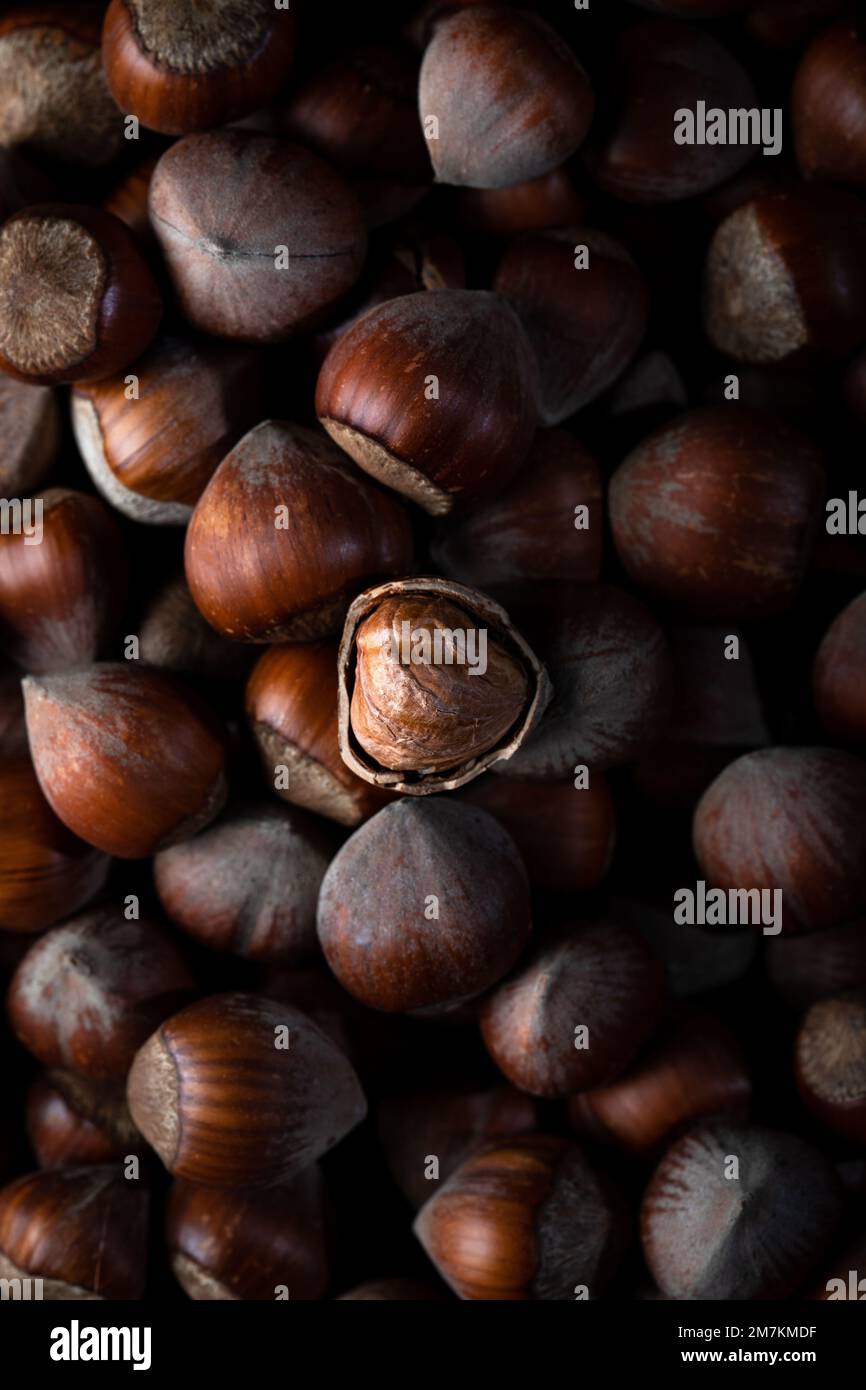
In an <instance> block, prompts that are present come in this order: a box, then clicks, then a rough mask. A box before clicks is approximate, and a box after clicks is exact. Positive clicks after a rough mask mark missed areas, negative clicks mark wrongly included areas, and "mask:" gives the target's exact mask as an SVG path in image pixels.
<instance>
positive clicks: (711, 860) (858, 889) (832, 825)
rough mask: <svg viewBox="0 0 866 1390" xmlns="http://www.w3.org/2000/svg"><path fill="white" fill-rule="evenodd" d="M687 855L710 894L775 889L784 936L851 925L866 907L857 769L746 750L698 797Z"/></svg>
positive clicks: (819, 758) (808, 751)
mask: <svg viewBox="0 0 866 1390" xmlns="http://www.w3.org/2000/svg"><path fill="white" fill-rule="evenodd" d="M831 846H832V850H831V848H830V847H831ZM694 849H695V854H696V855H697V858H698V863H699V864H700V867H701V870H702V872H703V873H704V874H705V876H706V878H707V879H708V880H709V881H710V882H711V883H713V884H714V885H715V886H716V887H717V888H723V889H730V888H745V889H752V888H758V889H767V890H770V891H772V890H775V889H778V890H779V891H780V892H781V893H782V910H783V919H782V923H783V929H784V930H794V931H803V930H807V931H808V930H815V929H817V928H819V927H833V926H837V925H839V924H840V923H841V922H845V921H848V920H850V919H851V918H853V917H854V916H856V915H857V914H858V913H861V912H863V910H864V909H866V762H862V761H861V760H860V759H859V758H855V757H852V756H851V755H850V754H848V753H841V752H837V751H836V750H834V749H831V748H766V749H760V750H759V751H757V752H755V753H747V754H746V755H745V756H744V757H742V758H738V759H737V760H736V762H733V763H731V765H730V766H729V767H727V768H725V770H724V772H723V773H722V774H721V775H720V776H719V777H717V778H716V780H715V782H714V783H713V784H712V786H711V787H710V788H709V790H708V791H706V792H705V793H704V795H703V797H702V798H701V801H700V803H699V804H698V808H697V810H696V812H695V819H694Z"/></svg>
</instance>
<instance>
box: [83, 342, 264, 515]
mask: <svg viewBox="0 0 866 1390" xmlns="http://www.w3.org/2000/svg"><path fill="white" fill-rule="evenodd" d="M135 376H136V377H137V378H138V382H137V391H138V394H137V396H136V397H134V398H132V399H130V395H129V381H128V373H127V374H121V375H120V376H116V377H110V378H109V379H108V380H106V381H100V382H98V383H94V384H92V385H90V386H79V387H77V388H76V390H75V391H73V393H72V423H73V428H74V430H75V438H76V441H77V443H78V448H79V452H80V453H81V456H82V458H83V459H84V462H85V465H86V467H87V471H88V472H89V474H90V476H91V478H92V479H93V482H94V484H95V485H96V487H97V489H98V490H99V492H101V493H102V495H103V497H104V498H105V499H106V501H108V502H110V503H111V504H112V506H114V507H116V508H117V509H118V511H121V512H123V514H124V515H125V516H128V517H131V519H132V520H133V521H143V522H151V523H153V524H156V525H173V524H176V525H180V524H182V523H184V522H186V521H188V520H189V518H190V516H191V515H192V509H193V507H194V506H195V504H196V502H197V501H198V499H199V497H200V496H201V494H202V493H203V492H204V489H205V487H206V486H207V484H208V483H209V482H210V480H211V478H212V477H213V474H214V473H215V472H216V469H217V467H218V465H219V464H220V463H221V462H222V460H223V459H224V458H225V456H226V454H227V453H228V452H229V450H230V449H232V448H233V447H234V445H235V444H237V442H238V440H239V439H240V437H241V435H243V434H245V433H246V431H247V430H248V429H251V428H252V426H253V425H254V424H256V423H258V421H259V420H260V419H261V416H262V413H263V406H264V392H263V390H262V384H261V379H262V365H261V361H260V359H259V356H258V354H257V353H256V352H255V351H254V350H253V349H249V348H241V347H227V346H221V345H217V344H202V345H198V344H194V343H191V342H184V341H182V340H181V339H178V338H169V337H161V338H159V339H157V341H156V343H154V344H153V346H152V347H151V348H150V350H149V351H148V352H147V353H146V354H145V356H144V357H142V358H141V359H140V360H139V361H138V362H136V363H135Z"/></svg>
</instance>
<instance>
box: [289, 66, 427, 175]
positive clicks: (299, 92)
mask: <svg viewBox="0 0 866 1390" xmlns="http://www.w3.org/2000/svg"><path fill="white" fill-rule="evenodd" d="M417 90H418V73H417V63H416V62H414V61H413V60H412V58H411V56H410V55H407V54H406V53H405V52H404V51H403V50H402V49H401V48H398V47H396V46H391V45H388V44H382V43H368V44H363V45H360V46H359V47H357V48H351V49H349V51H348V52H347V53H344V54H341V55H340V56H339V57H337V58H334V59H331V60H330V61H328V62H326V63H325V64H323V65H322V66H321V67H318V68H314V69H313V71H312V72H311V73H310V74H309V76H307V77H306V78H305V79H304V80H303V81H302V82H301V83H300V84H299V85H298V86H297V87H296V88H295V90H294V91H293V92H292V94H291V96H290V97H289V99H288V101H287V103H286V104H285V106H283V107H282V109H281V111H280V114H279V127H280V131H281V133H282V134H284V135H287V136H288V137H289V138H290V139H292V140H298V141H299V142H300V143H301V144H302V145H306V146H307V147H308V148H309V149H311V150H315V152H316V154H319V155H321V156H322V158H323V159H327V160H328V161H329V162H330V163H332V164H335V165H336V166H337V167H338V168H340V169H343V170H344V171H345V173H346V174H348V175H349V176H352V177H357V176H358V175H361V176H367V177H369V178H376V179H382V180H386V181H392V182H394V183H397V184H424V183H427V182H428V181H429V179H430V172H431V171H430V159H429V156H428V154H427V146H426V143H425V140H424V134H423V131H422V129H421V122H420V121H419V119H418V102H417Z"/></svg>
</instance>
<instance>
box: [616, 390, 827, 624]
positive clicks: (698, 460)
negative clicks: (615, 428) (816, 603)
mask: <svg viewBox="0 0 866 1390" xmlns="http://www.w3.org/2000/svg"><path fill="white" fill-rule="evenodd" d="M823 491H824V469H823V462H822V456H821V453H820V451H819V450H818V449H817V448H816V446H815V445H814V444H813V443H812V442H811V440H809V439H808V438H806V436H805V435H802V434H800V433H799V431H797V430H795V429H792V428H791V427H790V426H789V425H787V424H786V423H785V422H784V421H783V420H779V419H776V418H774V417H773V416H770V415H765V414H763V413H759V412H754V411H749V410H743V409H741V408H740V407H738V406H727V407H725V406H716V407H707V408H705V409H701V410H693V411H689V412H688V413H687V414H685V415H683V416H681V417H680V418H679V419H677V420H675V421H673V422H672V423H671V424H670V425H665V426H663V428H662V429H660V430H658V431H656V432H655V433H654V434H652V435H650V437H649V439H646V440H644V442H643V443H642V444H640V445H639V446H638V448H637V449H635V450H634V452H633V453H631V454H630V455H629V457H628V458H627V459H626V460H625V462H624V463H622V464H620V466H619V468H618V469H617V471H616V473H615V474H614V476H613V478H612V479H611V484H610V518H611V528H612V530H613V537H614V541H615V543H616V547H617V551H618V552H619V556H620V559H621V560H622V562H623V564H624V565H625V567H626V569H627V570H628V572H629V574H630V575H631V577H632V579H634V580H635V582H636V583H637V584H639V585H640V586H641V588H642V589H644V590H647V591H649V592H650V593H651V594H653V595H654V596H655V597H657V598H661V599H663V600H666V601H667V602H670V603H673V604H675V605H676V606H677V607H678V608H681V609H685V610H687V611H688V612H689V613H693V614H695V615H696V616H699V617H701V618H707V619H713V618H728V619H737V618H745V617H749V618H759V617H766V616H769V615H772V614H775V613H779V612H782V611H783V610H784V609H785V608H787V607H789V606H790V604H791V603H792V601H793V599H794V597H795V595H796V593H797V590H798V588H799V586H800V583H801V581H802V578H803V574H804V571H805V568H806V564H807V562H808V559H809V555H810V552H811V547H812V543H813V541H814V538H815V534H816V531H817V526H818V521H819V509H820V504H821V498H822V496H823Z"/></svg>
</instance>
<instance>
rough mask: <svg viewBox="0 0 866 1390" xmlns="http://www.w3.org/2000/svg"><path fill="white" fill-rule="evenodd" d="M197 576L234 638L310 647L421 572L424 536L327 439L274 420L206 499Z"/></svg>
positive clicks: (220, 626) (203, 602)
mask: <svg viewBox="0 0 866 1390" xmlns="http://www.w3.org/2000/svg"><path fill="white" fill-rule="evenodd" d="M420 297H421V296H419V298H420ZM280 508H285V509H286V512H287V514H288V524H287V525H283V526H280V525H279V520H280V518H279V509H280ZM185 566H186V578H187V583H188V584H189V587H190V591H191V593H192V596H193V598H194V600H195V602H196V605H197V606H198V608H199V609H200V611H201V612H202V613H203V615H204V617H205V618H207V620H208V622H209V623H210V624H211V626H212V627H214V628H215V629H216V630H217V632H220V633H222V634H223V636H224V637H233V638H236V639H240V640H243V641H247V642H278V641H285V640H290V641H303V640H304V639H306V638H313V637H323V636H326V635H328V634H330V633H332V632H335V631H337V630H339V627H340V624H341V623H342V621H343V618H344V616H345V613H346V609H347V608H348V606H349V600H350V599H351V598H352V597H353V595H354V594H356V593H357V592H358V590H359V589H362V588H364V586H365V585H366V584H368V583H370V582H371V581H372V580H373V579H375V578H377V577H379V576H384V575H390V574H400V573H401V572H402V573H405V572H406V571H407V570H409V569H411V567H412V534H411V529H410V525H409V520H408V516H407V514H406V512H405V511H404V509H403V507H402V506H401V505H400V503H399V502H398V501H397V500H396V499H395V498H394V497H392V496H391V495H390V494H389V493H387V492H386V491H385V490H384V489H383V488H379V487H377V486H375V484H373V483H371V482H369V480H368V479H367V478H365V477H364V476H363V474H361V473H359V472H358V470H357V469H355V468H352V467H351V465H350V464H349V463H348V461H347V460H346V456H345V454H343V453H341V452H340V450H339V449H337V448H336V446H335V445H334V444H332V443H331V441H330V440H329V439H327V438H326V437H325V435H323V434H321V433H320V432H319V431H314V430H309V429H305V428H303V427H302V426H300V425H290V424H286V423H284V422H281V421H278V420H266V421H265V422H264V423H263V424H261V425H257V426H256V428H255V429H253V430H251V431H250V433H249V434H247V435H245V436H244V438H243V439H242V440H241V441H240V443H239V444H237V445H236V446H235V448H234V449H233V450H232V451H231V453H230V454H228V455H227V457H226V458H225V459H223V461H222V463H221V464H220V466H219V468H218V469H217V471H216V473H215V474H214V476H213V478H212V479H211V481H210V483H209V484H208V486H207V488H206V489H205V491H204V493H203V494H202V496H201V498H200V500H199V502H198V504H197V506H196V509H195V512H194V514H193V517H192V520H191V522H190V525H189V529H188V531H187V535H186V550H185Z"/></svg>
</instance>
